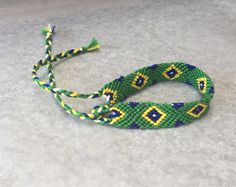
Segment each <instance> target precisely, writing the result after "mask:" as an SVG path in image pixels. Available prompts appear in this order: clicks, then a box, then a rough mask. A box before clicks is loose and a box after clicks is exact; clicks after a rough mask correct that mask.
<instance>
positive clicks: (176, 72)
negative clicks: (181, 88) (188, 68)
mask: <svg viewBox="0 0 236 187" xmlns="http://www.w3.org/2000/svg"><path fill="white" fill-rule="evenodd" d="M162 74H163V75H164V76H165V77H166V78H167V79H170V80H173V79H176V78H178V77H179V76H180V75H181V74H182V71H181V70H180V69H179V68H177V67H176V66H175V65H171V66H170V67H169V68H167V69H166V70H165V71H164V72H163V73H162Z"/></svg>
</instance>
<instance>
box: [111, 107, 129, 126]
mask: <svg viewBox="0 0 236 187" xmlns="http://www.w3.org/2000/svg"><path fill="white" fill-rule="evenodd" d="M124 116H125V113H124V112H123V111H121V110H120V109H118V108H115V107H112V108H110V115H109V116H108V118H111V119H112V120H111V122H110V124H113V123H115V122H117V121H119V120H120V119H121V118H123V117H124Z"/></svg>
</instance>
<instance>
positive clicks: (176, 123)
mask: <svg viewBox="0 0 236 187" xmlns="http://www.w3.org/2000/svg"><path fill="white" fill-rule="evenodd" d="M181 125H184V123H183V122H182V121H180V120H177V121H176V122H175V124H174V126H175V127H179V126H181Z"/></svg>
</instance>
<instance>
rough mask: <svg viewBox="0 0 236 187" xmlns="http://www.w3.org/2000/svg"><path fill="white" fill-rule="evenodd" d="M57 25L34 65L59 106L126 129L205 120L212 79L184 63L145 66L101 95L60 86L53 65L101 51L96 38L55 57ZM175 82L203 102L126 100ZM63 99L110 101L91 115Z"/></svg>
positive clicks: (46, 31) (48, 31) (48, 28)
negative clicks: (45, 72) (45, 75)
mask: <svg viewBox="0 0 236 187" xmlns="http://www.w3.org/2000/svg"><path fill="white" fill-rule="evenodd" d="M54 30H55V26H51V25H48V26H46V27H44V28H43V29H42V32H43V34H44V35H45V58H44V59H42V60H40V61H39V62H38V63H37V64H36V65H34V67H33V70H32V78H33V81H34V82H35V83H36V84H37V85H39V86H40V87H41V88H42V89H43V90H45V91H47V92H51V93H52V94H53V95H54V98H55V99H56V101H57V103H58V104H59V106H61V107H62V108H63V109H64V110H65V111H66V112H68V113H70V114H72V115H73V116H75V117H78V118H80V119H86V120H93V121H94V122H96V123H99V124H102V125H112V126H115V127H122V128H135V129H136V128H142V129H147V128H166V127H178V126H181V125H184V124H187V123H190V122H192V121H193V120H196V119H199V118H201V117H202V116H203V115H204V114H206V113H207V111H208V109H209V104H210V100H211V99H212V97H213V95H214V85H213V82H212V80H211V78H210V77H209V76H208V75H206V74H205V73H204V72H203V71H201V70H200V69H199V68H197V67H195V66H193V65H190V64H185V63H182V62H171V63H162V64H154V65H152V66H148V67H143V68H140V69H138V70H136V71H135V72H133V73H131V74H129V75H126V76H120V77H119V78H117V79H115V80H113V81H111V82H110V83H107V84H105V85H104V86H103V88H102V89H101V90H99V91H97V92H93V93H90V94H82V93H78V92H74V91H68V90H66V89H61V88H58V87H56V82H55V77H54V72H53V66H52V63H53V62H56V61H58V60H62V59H65V58H68V57H74V56H77V55H80V54H84V53H87V52H90V51H93V50H96V49H99V48H100V45H99V44H98V42H97V41H96V40H95V39H92V41H91V43H90V44H89V45H88V46H85V47H80V48H75V49H70V50H68V51H64V52H62V53H59V54H56V55H52V54H51V50H52V35H53V33H54ZM43 66H46V67H47V69H48V79H49V82H48V83H47V82H45V81H42V80H41V79H39V77H38V76H37V71H38V70H39V69H40V68H41V67H43ZM168 80H171V81H172V80H174V81H178V82H184V83H187V84H189V85H191V86H193V87H194V88H196V89H197V90H198V91H199V92H200V93H201V95H202V97H201V99H199V100H197V101H192V102H186V103H171V104H167V103H163V104H158V103H154V102H125V101H124V100H125V99H126V98H127V97H129V96H131V95H133V94H135V93H137V92H138V91H140V90H143V89H145V88H146V87H148V86H152V85H154V84H156V83H159V82H161V81H168ZM61 96H66V97H72V98H85V99H86V98H91V99H93V98H98V97H101V96H105V97H106V98H107V102H106V103H105V104H103V105H100V106H95V107H94V108H93V109H92V111H91V112H90V113H83V112H80V111H78V110H75V109H73V108H72V107H71V106H70V105H68V104H66V103H65V102H64V101H63V100H62V98H61Z"/></svg>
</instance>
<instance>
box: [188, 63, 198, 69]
mask: <svg viewBox="0 0 236 187" xmlns="http://www.w3.org/2000/svg"><path fill="white" fill-rule="evenodd" d="M186 66H187V67H188V69H189V70H193V69H195V68H196V66H193V65H190V64H186Z"/></svg>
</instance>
